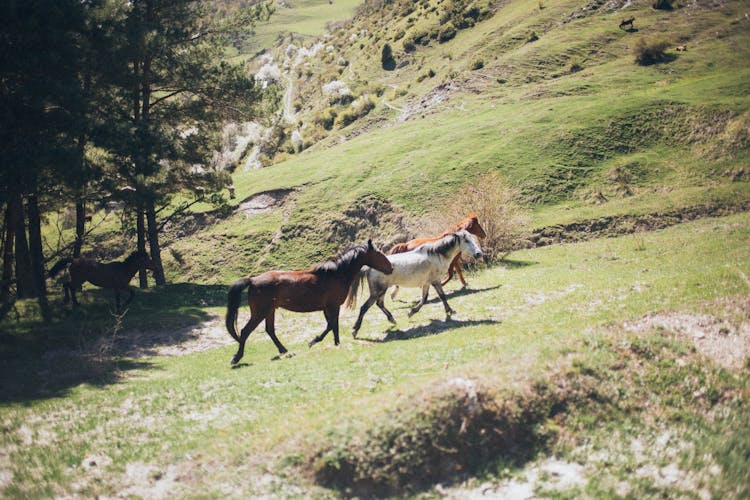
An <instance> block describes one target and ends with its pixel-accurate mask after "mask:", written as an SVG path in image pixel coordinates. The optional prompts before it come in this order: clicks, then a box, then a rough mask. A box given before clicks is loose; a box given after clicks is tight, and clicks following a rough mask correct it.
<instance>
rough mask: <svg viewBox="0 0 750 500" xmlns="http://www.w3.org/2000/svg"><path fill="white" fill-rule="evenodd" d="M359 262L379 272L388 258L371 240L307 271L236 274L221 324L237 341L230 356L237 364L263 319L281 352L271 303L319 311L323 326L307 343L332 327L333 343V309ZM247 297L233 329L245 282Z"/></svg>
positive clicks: (389, 267)
mask: <svg viewBox="0 0 750 500" xmlns="http://www.w3.org/2000/svg"><path fill="white" fill-rule="evenodd" d="M362 266H369V267H370V268H372V269H377V270H378V271H379V272H381V273H384V274H390V273H391V272H392V270H393V266H392V265H391V263H390V261H389V260H388V258H387V257H386V256H385V254H384V253H382V252H381V251H380V250H377V249H376V248H375V247H374V246H373V244H372V241H371V240H368V241H367V244H364V245H358V246H355V247H353V248H350V249H349V250H347V251H346V252H344V253H343V254H341V255H340V256H339V257H336V258H334V259H332V260H329V261H327V262H324V263H322V264H318V265H316V266H314V267H312V268H310V269H309V270H307V271H268V272H265V273H263V274H260V275H258V276H255V277H252V276H250V277H247V278H242V279H239V280H237V281H235V282H234V283H233V284H232V285H231V286H230V287H229V295H228V303H227V316H226V327H227V330H228V331H229V334H230V335H231V336H232V338H233V339H234V340H236V341H237V342H238V343H239V344H240V347H239V349H237V354H235V355H234V357H233V358H232V364H233V365H235V364H237V363H238V362H239V361H240V359H242V356H243V355H244V353H245V342H246V341H247V338H248V337H249V336H250V333H252V331H253V330H255V328H256V327H257V326H258V325H259V324H260V322H261V321H263V320H265V321H266V333H268V336H269V337H271V340H273V343H274V344H276V348H277V349H278V350H279V354H284V353H286V352H287V349H286V347H284V346H283V344H282V343H281V342H280V341H279V339H278V338H277V337H276V333H275V327H274V314H275V311H276V308H277V307H282V308H284V309H288V310H289V311H294V312H313V311H323V314H324V315H325V317H326V329H325V331H324V332H323V333H321V334H320V335H318V336H317V337H315V338H314V339H313V340H311V341H310V343H309V345H310V347H312V346H313V345H314V344H316V343H318V342H320V341H321V340H323V339H324V338H325V336H326V334H328V332H330V331H332V332H333V342H334V344H336V345H339V310H340V308H341V304H343V303H344V300H345V299H346V295H347V292H348V291H349V287H350V286H351V283H352V281H353V280H354V278H355V277H356V276H357V275H358V273H359V271H360V269H361V268H362ZM248 287H249V290H248V297H247V303H248V305H250V320H249V321H248V322H247V324H246V325H245V326H244V327H243V328H242V331H241V332H240V334H239V335H238V334H237V312H238V309H239V307H240V301H241V299H242V291H243V290H244V289H245V288H248Z"/></svg>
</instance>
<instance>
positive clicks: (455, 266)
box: [388, 214, 487, 299]
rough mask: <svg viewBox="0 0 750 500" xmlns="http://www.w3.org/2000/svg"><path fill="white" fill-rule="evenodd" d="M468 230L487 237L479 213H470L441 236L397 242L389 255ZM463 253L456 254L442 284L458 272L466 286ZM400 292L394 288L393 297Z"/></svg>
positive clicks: (480, 237)
mask: <svg viewBox="0 0 750 500" xmlns="http://www.w3.org/2000/svg"><path fill="white" fill-rule="evenodd" d="M461 230H466V231H468V232H470V233H471V234H473V235H474V236H476V237H477V238H479V239H484V238H486V237H487V234H486V233H485V232H484V229H483V228H482V226H481V224H479V216H478V215H477V214H469V215H468V217H466V218H465V219H464V220H462V221H461V222H459V223H457V224H455V225H454V226H453V227H452V228H451V229H449V230H447V231H446V232H444V233H443V234H441V235H440V236H436V237H434V238H415V239H413V240H410V241H407V242H405V243H397V244H395V245H393V246H392V247H391V249H390V250H388V255H393V254H397V253H402V252H410V251H412V250H414V249H415V248H417V247H419V246H420V245H424V244H425V243H433V242H435V241H437V240H439V239H440V238H442V237H443V236H446V235H448V234H450V233H454V232H456V231H461ZM461 264H462V261H461V254H460V253H459V254H458V255H456V257H455V258H454V259H453V262H451V265H450V267H448V277H447V278H446V279H445V280H444V281H443V282H442V283H441V285H443V286H445V284H446V283H448V282H449V281H450V280H451V279H453V272H454V271H455V272H457V273H458V279H459V280H461V285H462V286H463V287H466V280H465V279H464V274H463V273H462V272H461ZM397 293H398V287H396V289H395V290H393V293H392V294H391V298H392V299H393V298H396V294H397Z"/></svg>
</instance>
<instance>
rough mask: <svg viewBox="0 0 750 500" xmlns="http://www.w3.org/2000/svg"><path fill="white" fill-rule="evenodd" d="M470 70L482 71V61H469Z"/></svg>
mask: <svg viewBox="0 0 750 500" xmlns="http://www.w3.org/2000/svg"><path fill="white" fill-rule="evenodd" d="M470 68H471V69H472V70H478V69H482V68H484V61H483V60H481V59H474V60H473V61H471V66H470Z"/></svg>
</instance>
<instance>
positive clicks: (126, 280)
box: [49, 251, 154, 313]
mask: <svg viewBox="0 0 750 500" xmlns="http://www.w3.org/2000/svg"><path fill="white" fill-rule="evenodd" d="M142 264H143V265H144V266H146V269H150V270H152V271H153V269H154V268H153V266H152V264H151V259H150V258H149V256H148V253H146V252H145V251H144V252H139V251H135V252H133V253H131V254H130V255H128V256H127V257H126V258H125V260H123V261H122V262H109V263H106V264H102V263H100V262H97V261H96V260H94V259H85V258H78V259H71V258H65V259H61V260H60V261H58V262H57V264H55V265H54V266H52V269H50V271H49V277H50V278H54V277H55V276H56V275H57V274H58V273H59V272H60V271H61V270H62V269H65V268H67V273H66V276H65V277H64V278H63V290H64V291H65V299H64V301H63V303H64V304H67V303H68V299H69V298H71V299H73V305H76V306H77V305H78V300H77V299H76V290H78V289H80V288H81V285H83V284H84V283H86V282H87V281H88V282H89V283H91V284H93V285H96V286H99V287H102V288H111V289H113V290H114V291H115V306H116V309H117V312H118V313H119V312H120V292H121V291H127V292H128V293H129V296H128V300H127V302H125V306H126V307H127V306H128V304H130V301H131V300H133V297H134V296H135V292H134V291H133V289H132V288H130V280H131V279H133V276H135V273H136V272H138V269H140V267H141V265H142Z"/></svg>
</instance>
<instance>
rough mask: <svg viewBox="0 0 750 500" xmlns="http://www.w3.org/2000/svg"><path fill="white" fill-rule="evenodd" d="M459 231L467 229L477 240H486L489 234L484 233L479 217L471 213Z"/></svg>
mask: <svg viewBox="0 0 750 500" xmlns="http://www.w3.org/2000/svg"><path fill="white" fill-rule="evenodd" d="M458 229H459V230H461V229H465V230H466V231H469V232H470V233H471V234H473V235H474V236H476V237H477V238H480V239H484V238H486V237H487V233H485V232H484V229H483V228H482V226H481V224H479V215H477V214H474V213H471V214H469V216H468V217H467V218H466V220H464V221H463V222H462V223H461V224H460V225H459V228H458Z"/></svg>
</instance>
